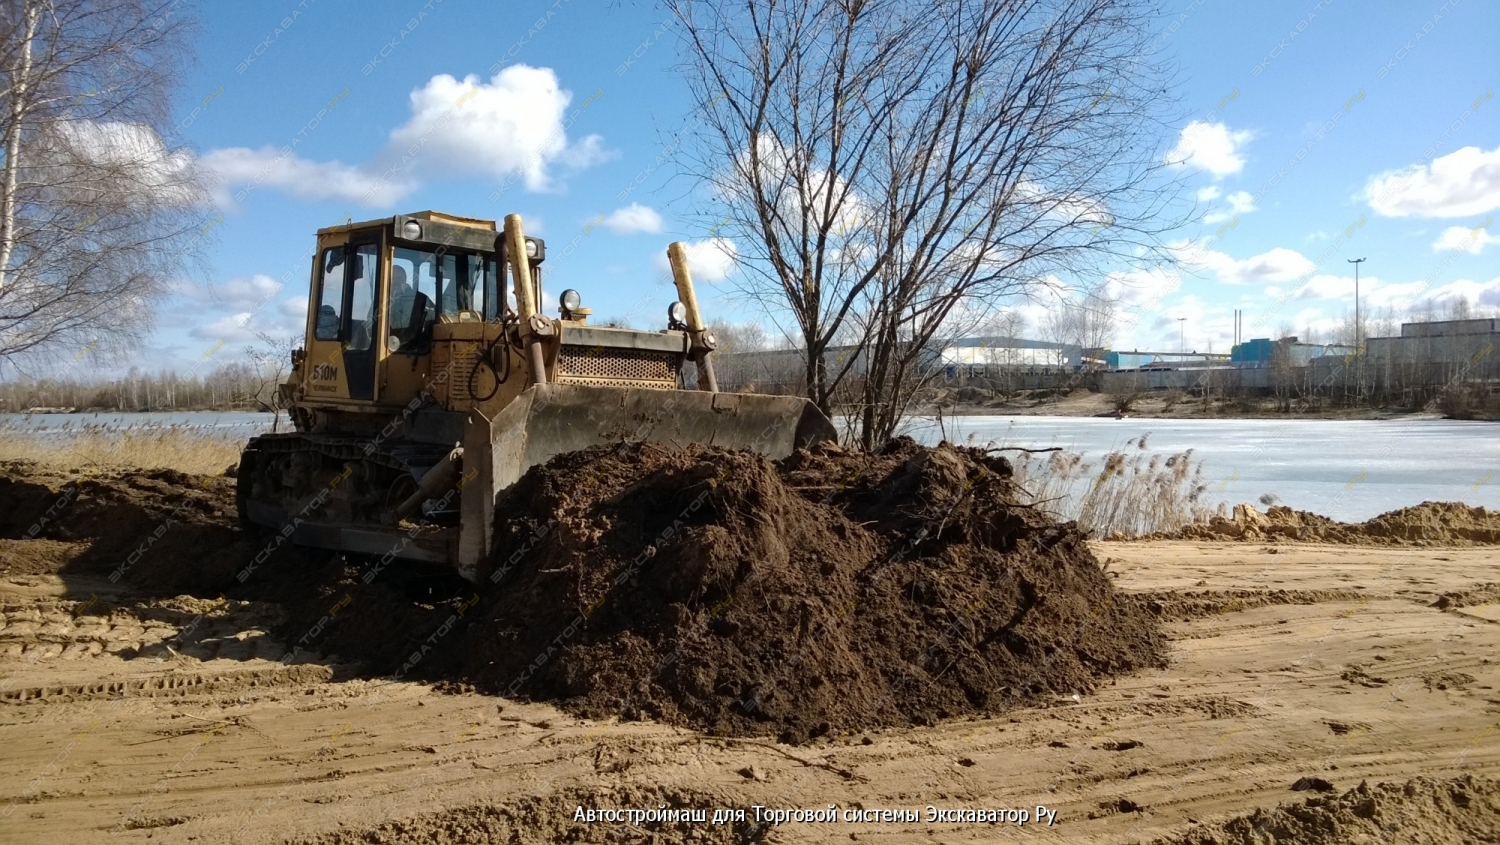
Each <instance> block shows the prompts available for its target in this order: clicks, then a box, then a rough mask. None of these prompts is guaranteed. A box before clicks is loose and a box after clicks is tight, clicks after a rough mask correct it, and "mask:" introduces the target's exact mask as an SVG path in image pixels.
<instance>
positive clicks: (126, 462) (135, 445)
mask: <svg viewBox="0 0 1500 845" xmlns="http://www.w3.org/2000/svg"><path fill="white" fill-rule="evenodd" d="M246 439H247V436H246V434H245V432H244V431H243V430H237V429H226V430H222V431H215V430H213V429H211V428H207V427H205V426H201V425H187V424H181V425H147V424H130V425H113V424H107V423H82V424H80V425H77V426H74V425H64V426H63V427H61V428H54V429H50V430H45V431H38V430H36V429H32V428H28V427H26V426H24V425H22V424H19V423H17V422H13V421H6V422H3V423H0V460H25V461H36V462H37V463H43V464H48V465H51V466H56V467H60V468H62V469H77V470H82V469H89V468H93V469H100V468H105V467H109V468H129V467H139V468H143V469H175V470H178V471H180V472H188V473H195V474H200V475H218V474H220V473H222V472H224V470H225V469H226V468H228V467H229V466H230V465H231V464H234V463H236V462H238V461H239V459H240V450H241V449H242V448H244V445H245V440H246Z"/></svg>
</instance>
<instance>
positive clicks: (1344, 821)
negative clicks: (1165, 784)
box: [1158, 775, 1500, 845]
mask: <svg viewBox="0 0 1500 845" xmlns="http://www.w3.org/2000/svg"><path fill="white" fill-rule="evenodd" d="M1497 840H1500V782H1497V781H1494V780H1490V779H1489V778H1483V777H1474V776H1473V775H1464V776H1462V777H1456V778H1451V779H1435V778H1415V779H1413V780H1410V781H1407V782H1406V783H1404V784H1399V783H1395V784H1393V783H1382V784H1379V785H1377V786H1373V787H1372V786H1369V785H1368V784H1365V783H1361V784H1360V785H1359V786H1357V787H1355V788H1353V789H1351V790H1349V791H1348V792H1345V793H1344V794H1343V795H1339V796H1335V797H1330V798H1308V799H1307V800H1306V801H1305V802H1303V803H1301V804H1286V805H1283V806H1280V807H1277V808H1276V809H1274V810H1256V811H1255V812H1254V813H1251V814H1250V815H1247V816H1239V817H1238V818H1234V819H1230V820H1229V821H1227V822H1221V823H1219V824H1216V825H1210V826H1206V827H1202V828H1198V829H1195V830H1193V831H1192V832H1190V833H1187V834H1183V835H1181V836H1178V837H1174V838H1171V839H1162V840H1158V842H1160V843H1162V845H1259V843H1262V842H1287V843H1299V845H1343V843H1351V845H1352V843H1357V842H1495V841H1497Z"/></svg>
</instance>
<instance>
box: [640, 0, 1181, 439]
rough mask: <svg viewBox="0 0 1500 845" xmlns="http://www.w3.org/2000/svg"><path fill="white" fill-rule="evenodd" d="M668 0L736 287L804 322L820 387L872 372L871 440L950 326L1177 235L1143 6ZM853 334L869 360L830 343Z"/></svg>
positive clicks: (1122, 2) (697, 170) (1160, 86)
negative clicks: (1170, 216)
mask: <svg viewBox="0 0 1500 845" xmlns="http://www.w3.org/2000/svg"><path fill="white" fill-rule="evenodd" d="M669 5H670V6H671V8H672V10H673V12H674V13H675V14H676V16H677V17H678V19H679V20H680V21H681V22H682V24H683V32H684V39H685V44H686V50H687V56H686V58H685V61H684V62H683V64H682V69H683V72H684V74H685V76H686V78H687V80H688V83H689V86H690V88H691V90H692V92H693V95H694V97H695V99H696V101H697V105H698V108H699V113H700V115H701V119H700V120H698V121H697V123H696V124H695V125H696V127H697V128H696V129H695V130H694V142H695V143H694V144H693V145H690V147H691V149H693V150H694V153H693V154H690V156H689V158H690V161H689V162H688V163H687V165H686V167H687V168H688V169H689V170H690V171H691V172H693V174H694V175H696V176H698V177H700V178H701V179H703V180H705V181H706V182H707V183H708V186H709V191H708V196H709V199H708V204H709V205H710V206H712V208H710V209H709V210H708V213H709V214H710V215H711V216H712V217H713V219H715V220H721V221H723V222H722V225H721V226H720V227H719V229H720V231H721V232H723V233H725V234H726V235H728V236H731V237H733V238H735V239H736V243H737V244H742V245H743V247H744V248H743V250H742V252H741V255H742V256H743V257H744V258H745V259H746V260H745V262H744V268H745V272H744V273H743V274H742V276H741V281H740V282H739V284H740V287H741V291H742V292H743V293H745V294H746V295H748V296H750V297H751V298H753V299H755V300H757V301H759V302H760V303H761V304H762V305H763V306H764V307H766V308H767V310H769V311H772V312H775V313H778V314H786V313H790V315H791V317H792V318H793V321H794V322H795V324H796V327H797V332H798V333H799V334H800V338H799V341H800V342H799V344H798V345H799V346H800V347H801V348H802V349H803V350H805V356H806V357H805V365H806V383H807V393H808V396H809V398H811V399H812V400H813V401H814V402H816V403H817V404H818V405H819V406H820V407H822V408H823V410H824V411H825V412H831V410H832V408H831V405H832V404H833V402H834V397H835V396H836V394H837V392H838V391H839V386H840V383H841V382H842V381H843V380H844V379H845V378H846V377H849V376H850V375H851V374H855V375H856V376H857V377H858V378H859V379H861V380H862V381H863V385H864V386H863V388H862V389H861V390H860V391H858V392H859V393H860V394H861V395H862V396H863V397H864V398H863V404H864V407H863V408H862V409H861V419H860V426H859V428H860V437H859V439H860V440H861V442H862V443H863V444H864V445H867V446H868V445H871V444H872V443H874V442H876V441H878V440H880V439H882V438H884V437H885V436H888V435H889V434H890V433H891V432H892V431H893V430H894V428H895V426H896V425H897V424H898V423H899V417H900V414H901V413H902V412H903V410H904V407H903V405H904V404H905V403H906V401H908V399H909V397H910V396H911V395H912V393H913V391H914V390H915V389H916V388H917V387H919V386H920V385H921V384H922V383H923V381H924V380H925V379H926V378H929V377H930V374H931V369H932V368H931V366H930V364H931V361H932V351H933V345H934V340H935V339H937V338H940V337H943V336H945V335H948V334H953V333H955V332H956V328H955V325H954V323H955V321H958V322H971V321H974V319H975V318H974V316H973V315H975V314H976V313H982V312H987V311H989V310H991V309H992V308H993V306H994V305H995V304H997V303H999V302H1002V301H1004V300H1005V299H1007V298H1011V297H1015V296H1018V295H1021V294H1025V293H1027V292H1030V291H1034V290H1036V289H1037V288H1038V287H1040V286H1043V285H1045V284H1047V283H1046V282H1045V281H1043V280H1046V279H1050V278H1054V277H1055V275H1054V274H1067V273H1072V272H1076V271H1079V270H1080V269H1083V268H1085V267H1089V266H1092V265H1093V264H1094V263H1096V262H1097V261H1099V260H1101V259H1103V258H1106V257H1110V256H1117V255H1119V254H1121V253H1123V252H1124V251H1125V248H1126V247H1129V248H1134V247H1137V246H1142V245H1144V246H1147V247H1148V248H1155V247H1156V246H1157V245H1158V243H1157V239H1156V236H1157V235H1158V234H1159V233H1160V232H1162V231H1164V230H1165V229H1166V228H1167V227H1166V225H1165V224H1162V223H1160V221H1161V219H1162V217H1163V211H1164V205H1165V204H1166V202H1167V200H1168V199H1169V196H1168V195H1169V193H1170V192H1164V191H1163V190H1162V187H1163V185H1164V184H1165V182H1164V180H1161V179H1159V178H1158V177H1159V175H1160V173H1161V168H1162V167H1163V166H1164V162H1163V157H1162V155H1161V150H1162V147H1163V145H1164V141H1165V140H1166V136H1167V134H1168V133H1167V132H1166V131H1165V129H1164V127H1163V126H1162V125H1161V124H1160V123H1159V121H1157V120H1156V119H1155V117H1156V113H1155V110H1156V107H1157V106H1158V104H1159V103H1160V102H1161V97H1162V94H1163V92H1164V91H1165V89H1166V85H1165V84H1164V82H1163V74H1162V73H1161V72H1160V68H1159V67H1157V66H1156V65H1154V64H1153V61H1154V59H1153V57H1152V56H1151V54H1150V50H1149V49H1148V42H1149V40H1150V31H1151V27H1150V26H1149V11H1150V9H1149V7H1148V4H1147V2H1146V0H936V1H935V2H934V0H925V2H924V0H671V2H670V4H669ZM1153 255H1154V256H1157V257H1159V256H1160V255H1161V252H1160V251H1159V250H1158V251H1154V252H1153ZM851 326H853V327H854V328H855V329H856V332H855V334H857V336H858V338H859V339H858V343H859V345H860V347H861V353H860V354H859V355H849V356H827V355H825V354H824V353H825V350H826V349H827V348H828V347H829V346H830V344H832V343H833V341H834V339H835V338H837V337H839V336H841V335H843V334H845V333H847V331H848V329H849V327H851ZM830 358H831V360H830Z"/></svg>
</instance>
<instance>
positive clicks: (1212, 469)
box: [0, 412, 1500, 521]
mask: <svg viewBox="0 0 1500 845" xmlns="http://www.w3.org/2000/svg"><path fill="white" fill-rule="evenodd" d="M85 425H107V426H111V427H124V426H137V427H152V428H157V427H169V426H195V427H202V428H203V429H205V431H206V432H207V433H210V434H211V435H212V436H214V437H246V438H248V437H250V436H251V435H253V434H256V433H259V432H262V431H269V430H270V428H271V415H270V414H258V413H216V412H197V413H194V412H171V413H141V414H32V415H21V414H3V415H0V432H3V431H4V430H5V429H7V428H9V429H11V430H18V429H19V430H28V429H29V430H35V431H42V432H48V433H51V434H54V435H57V436H66V433H67V430H68V429H74V430H76V429H78V428H80V427H82V426H85ZM943 429H944V430H945V431H946V434H947V438H948V439H949V440H953V441H955V442H970V441H971V439H972V442H974V443H975V444H976V445H982V444H985V443H989V442H991V441H993V442H995V443H996V444H997V445H1005V446H1027V447H1031V448H1037V447H1043V446H1062V447H1063V448H1065V449H1068V450H1070V451H1076V452H1082V453H1083V454H1084V456H1085V458H1086V459H1087V460H1088V461H1089V462H1090V463H1093V464H1095V465H1097V463H1098V461H1099V460H1100V459H1101V458H1102V457H1103V456H1104V455H1105V454H1106V453H1108V452H1111V451H1113V450H1116V449H1120V448H1123V447H1124V446H1125V442H1126V441H1128V440H1130V439H1132V438H1136V437H1140V436H1141V435H1143V434H1147V433H1149V434H1150V438H1149V440H1148V444H1149V446H1150V451H1151V453H1152V454H1158V455H1163V456H1165V455H1171V454H1174V453H1177V452H1181V451H1185V450H1187V449H1192V450H1193V456H1194V457H1195V458H1196V459H1198V460H1200V461H1202V464H1203V473H1204V477H1205V478H1206V479H1207V480H1208V481H1209V484H1210V486H1209V498H1210V499H1211V500H1218V499H1222V500H1224V501H1227V502H1229V503H1230V504H1234V503H1237V502H1254V501H1256V500H1258V499H1259V498H1260V497H1261V496H1262V495H1263V494H1266V493H1270V494H1273V495H1275V496H1276V497H1277V498H1278V499H1279V500H1280V501H1281V502H1282V503H1284V504H1288V505H1291V506H1292V507H1294V508H1297V509H1299V510H1309V511H1313V512H1315V513H1320V514H1324V515H1327V516H1331V517H1333V518H1335V519H1341V520H1346V521H1348V520H1362V519H1368V518H1370V517H1372V516H1375V515H1376V514H1379V513H1382V512H1384V511H1388V510H1392V509H1395V508H1400V507H1406V506H1408V505H1415V504H1419V503H1421V502H1423V501H1459V502H1466V503H1468V504H1471V505H1483V506H1485V507H1487V508H1492V509H1500V423H1483V422H1459V421H1454V420H1437V419H1406V420H1293V421H1284V420H1149V419H1123V420H1114V419H1101V418H1095V417H984V416H972V417H965V416H959V417H945V418H944V419H943ZM909 431H910V433H911V434H912V436H914V437H916V438H917V439H918V440H920V441H922V442H924V443H935V442H937V441H938V440H939V439H940V438H941V434H940V432H939V430H938V428H937V426H936V425H935V424H934V423H933V421H932V420H930V419H915V420H912V424H911V427H910V430H909ZM0 436H3V434H0Z"/></svg>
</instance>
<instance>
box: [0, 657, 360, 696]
mask: <svg viewBox="0 0 1500 845" xmlns="http://www.w3.org/2000/svg"><path fill="white" fill-rule="evenodd" d="M332 677H333V670H332V669H330V668H328V667H327V666H317V665H303V664H299V665H296V666H279V667H276V668H272V669H252V670H247V671H243V672H221V673H191V674H172V675H156V676H151V677H145V678H121V679H118V680H111V681H97V682H94V683H86V684H55V685H49V686H40V687H23V688H20V689H12V690H5V691H3V692H0V704H36V703H39V704H62V703H68V702H75V701H87V700H91V699H114V698H176V697H183V696H193V695H209V694H221V693H227V692H239V691H241V690H246V689H251V688H260V687H288V686H301V685H303V684H316V683H323V682H325V681H328V680H330V679H331V678H332Z"/></svg>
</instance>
